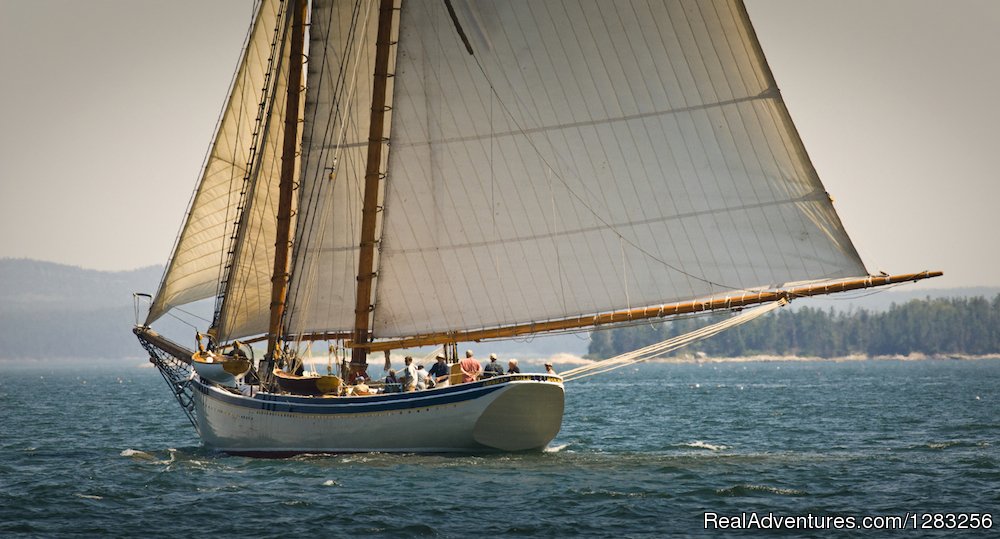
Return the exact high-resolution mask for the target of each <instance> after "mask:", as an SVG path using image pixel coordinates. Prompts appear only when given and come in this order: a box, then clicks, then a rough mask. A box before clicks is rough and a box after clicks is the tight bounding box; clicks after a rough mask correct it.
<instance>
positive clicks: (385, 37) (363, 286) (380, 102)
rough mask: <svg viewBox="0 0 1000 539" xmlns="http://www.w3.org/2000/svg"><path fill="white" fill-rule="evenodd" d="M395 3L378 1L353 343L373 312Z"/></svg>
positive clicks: (360, 360) (357, 356)
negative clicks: (376, 234)
mask: <svg viewBox="0 0 1000 539" xmlns="http://www.w3.org/2000/svg"><path fill="white" fill-rule="evenodd" d="M394 3H395V0H381V2H380V4H379V11H378V35H377V37H376V38H375V47H376V49H375V74H374V83H373V86H372V114H371V123H370V125H369V128H368V161H367V165H366V168H365V191H364V193H365V194H364V205H363V206H362V209H361V245H360V248H361V250H360V253H359V256H358V290H357V295H356V296H355V297H356V301H355V305H354V342H360V343H367V342H369V341H370V335H369V319H370V317H371V312H372V309H373V305H372V297H371V296H372V281H373V280H374V279H375V244H376V240H375V226H376V223H377V216H378V211H379V208H378V195H379V187H380V180H381V178H382V172H381V170H382V149H383V145H384V144H385V142H386V139H385V113H386V111H387V110H388V109H387V108H386V105H385V104H386V86H387V84H388V80H389V77H390V75H389V50H390V47H391V46H392V43H391V39H392V17H393V11H394V9H393V7H394V6H393V5H394ZM351 364H352V366H353V367H354V368H355V369H360V368H361V367H362V366H363V365H365V364H367V355H366V350H365V349H364V348H355V349H354V351H353V353H352V355H351Z"/></svg>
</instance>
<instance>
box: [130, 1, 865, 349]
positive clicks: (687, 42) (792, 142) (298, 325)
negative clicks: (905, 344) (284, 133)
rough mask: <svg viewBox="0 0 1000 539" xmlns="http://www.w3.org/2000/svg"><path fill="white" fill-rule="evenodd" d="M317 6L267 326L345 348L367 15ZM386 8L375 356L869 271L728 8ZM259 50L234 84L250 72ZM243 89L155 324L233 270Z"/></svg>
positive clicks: (367, 81) (235, 294)
mask: <svg viewBox="0 0 1000 539" xmlns="http://www.w3.org/2000/svg"><path fill="white" fill-rule="evenodd" d="M311 5H312V10H311V15H310V21H309V46H308V58H309V61H308V64H307V65H308V72H307V75H306V81H307V88H306V99H305V105H304V111H303V122H302V153H301V163H300V171H301V173H300V175H299V178H298V183H297V191H296V197H297V210H296V231H295V236H294V237H295V239H294V246H293V250H292V269H291V272H292V273H291V281H290V285H289V292H288V306H287V309H286V317H285V325H284V328H285V331H286V333H289V334H301V333H327V332H333V333H346V332H350V331H352V330H353V329H354V322H355V313H354V309H355V294H356V290H357V282H358V281H357V277H358V253H359V243H360V241H361V239H360V238H361V230H360V228H361V207H362V193H363V188H364V174H365V168H366V158H367V150H368V143H369V141H368V130H369V123H370V114H371V108H372V98H371V95H372V77H373V75H374V58H375V52H376V44H375V36H376V28H377V22H378V17H379V2H378V1H377V0H359V1H356V2H346V3H345V2H332V1H331V0H314V1H313V2H312V3H311ZM397 6H399V9H398V10H397V11H395V12H394V14H393V28H394V30H393V32H392V34H393V39H392V41H394V42H396V43H395V44H394V46H393V47H392V55H391V59H390V63H389V65H390V67H389V71H390V73H391V75H392V76H391V78H390V79H389V81H390V82H389V86H388V95H389V102H388V105H389V106H390V107H391V111H390V112H389V114H388V115H387V118H390V119H391V121H390V124H389V125H388V126H387V127H386V132H387V133H388V135H387V136H388V141H387V143H386V144H384V145H383V146H382V151H383V163H387V164H386V166H385V168H386V170H385V174H386V175H385V178H384V180H383V181H382V186H381V190H380V197H379V210H380V212H381V219H380V220H379V224H378V228H377V231H376V235H375V236H376V239H377V241H378V258H377V259H376V264H375V269H374V271H375V273H376V276H377V277H376V279H375V287H374V290H375V292H374V295H373V298H371V301H370V303H371V304H372V305H373V308H372V312H371V320H372V326H371V327H372V328H373V331H374V336H375V337H376V338H379V337H384V338H389V337H403V336H411V335H419V334H426V333H435V332H445V331H461V330H475V329H482V328H494V327H503V326H511V325H523V324H531V323H534V322H541V321H547V320H557V319H563V318H570V317H576V316H581V315H584V316H585V315H589V314H594V313H602V312H608V311H612V310H619V309H627V308H633V307H642V306H647V305H656V304H661V303H670V302H676V301H685V300H689V299H693V298H701V297H705V296H709V295H726V294H737V295H738V294H739V293H740V292H741V291H743V290H748V289H759V288H768V287H775V286H779V285H781V284H783V283H788V282H798V281H806V280H820V279H838V278H845V277H853V276H859V275H864V274H866V273H867V272H866V271H865V268H864V266H863V264H862V263H861V261H860V259H859V257H858V255H857V253H856V251H855V249H854V247H853V245H852V244H851V241H850V239H849V238H848V237H847V235H846V233H845V231H844V230H843V227H842V225H841V223H840V221H839V218H838V217H837V215H836V213H835V211H834V209H833V207H832V204H831V201H830V198H829V196H828V195H827V194H826V192H825V190H824V189H823V186H822V184H821V183H820V181H819V179H818V177H817V175H816V172H815V170H814V169H813V167H812V165H811V163H810V161H809V158H808V156H807V155H806V152H805V150H804V148H803V146H802V143H801V141H800V139H799V137H798V134H797V133H796V131H795V128H794V126H793V125H792V123H791V120H790V118H789V115H788V113H787V111H786V110H785V107H784V103H783V102H782V100H781V96H780V93H779V92H778V89H777V87H776V85H775V83H774V80H773V78H772V77H771V74H770V71H769V69H768V67H767V63H766V61H765V60H764V57H763V54H762V53H761V51H760V47H759V45H758V43H757V40H756V37H755V36H754V34H753V29H752V27H751V25H750V22H749V19H748V17H747V14H746V12H745V9H744V7H743V5H742V3H741V2H739V1H738V0H714V1H707V0H706V1H701V0H698V1H695V0H686V1H685V0H669V1H650V0H620V1H616V2H606V1H599V0H582V1H573V2H565V1H562V0H482V1H466V0H451V1H450V2H445V1H443V0H404V1H402V2H398V3H397ZM275 9H276V8H274V6H273V3H272V2H265V6H264V8H262V15H261V18H260V19H259V20H258V21H257V23H256V26H255V29H254V34H253V36H254V37H253V39H252V43H257V42H258V40H259V42H260V43H261V44H263V43H265V42H267V43H270V41H268V39H269V37H267V34H268V29H270V28H274V27H275V21H274V17H273V13H274V11H275ZM449 9H451V10H453V14H452V13H449ZM268 13H270V14H271V16H270V17H268V15H267V14H268ZM262 29H263V30H262ZM258 34H260V36H263V37H259V36H258ZM463 34H464V36H465V38H464V40H463V37H462V35H463ZM397 41H398V42H397ZM258 48H259V47H256V46H253V45H252V46H251V47H250V49H249V51H248V54H247V61H246V62H245V63H244V66H243V67H242V68H241V72H240V75H239V80H243V79H248V80H250V79H253V78H254V77H258V76H260V74H261V73H263V71H262V68H260V67H259V66H258V62H259V60H260V59H261V58H264V60H265V61H266V57H267V56H266V54H264V53H263V52H260V51H258V50H257V49H258ZM470 49H471V51H472V54H470V52H469V51H470ZM251 59H253V61H251ZM255 66H256V67H255ZM286 73H287V69H286V70H284V71H283V72H282V75H281V77H280V78H282V79H284V78H285V77H287V75H286ZM249 86H253V85H252V84H251V85H249ZM257 86H258V92H259V85H257ZM279 86H280V85H279ZM241 88H242V86H240V84H237V87H236V89H235V90H234V93H233V97H232V98H231V103H230V107H229V109H228V110H227V112H226V116H225V118H224V120H223V125H222V126H221V128H220V133H219V135H218V140H217V141H216V147H215V148H214V149H213V154H212V158H211V159H210V161H209V165H208V167H207V168H206V174H205V178H204V179H203V182H202V186H201V188H200V189H199V192H198V194H197V195H196V197H195V202H194V204H193V206H192V210H191V215H190V216H189V219H188V224H187V225H186V227H185V231H184V234H183V235H182V237H181V239H180V242H179V244H178V247H177V250H176V252H175V255H174V258H173V260H172V262H171V265H170V270H169V272H168V273H167V277H166V279H165V282H164V285H163V287H162V288H161V291H160V294H159V296H158V298H157V301H156V303H155V305H154V312H153V314H151V317H150V319H151V320H152V319H155V317H156V316H159V315H160V314H162V312H163V311H164V310H165V309H167V308H169V307H170V306H172V305H177V304H180V303H183V302H186V301H191V300H193V299H198V298H200V297H207V296H210V295H212V293H213V292H214V291H215V287H216V285H217V282H218V278H219V276H220V275H223V274H225V273H226V272H225V271H224V267H223V266H222V265H220V264H224V263H225V260H226V258H225V251H226V247H227V244H226V235H227V234H228V233H231V230H232V229H231V227H230V226H229V225H230V223H231V222H232V219H233V216H232V215H230V214H231V213H233V211H234V209H235V204H236V202H237V199H238V192H239V189H238V185H237V184H238V183H239V182H238V181H236V180H237V179H241V178H242V174H243V170H242V167H243V166H244V163H245V162H246V157H247V156H246V155H245V154H246V146H245V145H243V146H240V145H239V144H233V143H232V142H233V141H234V140H238V141H243V140H244V139H245V138H247V137H246V134H247V133H248V132H247V131H246V128H247V127H248V126H250V125H251V124H252V121H251V120H252V116H251V115H250V113H249V112H246V113H244V112H242V111H244V110H245V109H248V108H250V107H251V105H253V106H255V105H256V103H257V102H258V101H259V95H255V94H254V92H253V91H251V90H247V93H246V94H245V95H244V94H243V93H242V90H241ZM273 91H274V92H278V91H283V90H273ZM278 101H280V100H278ZM272 106H273V108H272V110H271V113H272V114H275V115H281V114H283V113H284V111H283V110H282V108H283V105H279V104H277V102H275V103H273V104H272ZM267 126H268V127H267V132H266V136H265V144H264V145H263V147H262V148H263V149H262V150H261V154H260V155H261V156H263V157H259V158H258V160H257V161H255V162H256V163H257V165H256V166H257V167H258V168H259V176H258V177H256V179H255V184H254V185H255V189H254V191H253V196H252V197H250V203H249V205H248V208H249V209H248V211H249V212H250V215H248V216H246V217H244V220H243V222H244V223H245V227H244V228H243V229H241V233H240V236H239V239H238V242H237V249H236V253H237V256H236V258H235V264H234V266H233V270H232V272H230V273H231V278H230V279H229V281H228V282H227V285H228V286H227V289H226V291H227V297H226V301H225V304H224V306H225V309H224V310H223V313H222V317H221V319H220V323H221V327H222V331H221V333H222V335H223V336H225V337H227V338H236V337H239V336H243V335H249V334H253V333H262V332H265V331H266V319H267V317H266V310H267V308H268V305H269V290H270V274H269V272H270V267H271V265H270V262H269V260H270V257H271V256H272V254H273V253H272V252H271V249H272V245H273V236H274V231H273V226H274V225H273V216H274V213H275V210H274V207H273V204H274V202H275V200H276V194H275V192H276V184H277V169H278V163H279V162H280V158H279V156H278V153H277V152H278V146H277V145H278V144H279V143H280V122H279V121H277V120H275V119H272V120H270V121H269V122H268V123H267ZM231 132H232V134H231ZM220 141H221V142H220ZM223 142H225V145H223ZM234 185H236V186H237V188H236V190H235V191H234V187H233V186H234ZM268 239H270V243H269V242H268Z"/></svg>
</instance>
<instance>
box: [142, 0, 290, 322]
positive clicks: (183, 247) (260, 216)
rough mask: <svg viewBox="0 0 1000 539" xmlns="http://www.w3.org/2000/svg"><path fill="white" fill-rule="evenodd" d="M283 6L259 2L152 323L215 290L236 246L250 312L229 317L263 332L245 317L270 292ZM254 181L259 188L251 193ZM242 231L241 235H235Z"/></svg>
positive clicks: (240, 289)
mask: <svg viewBox="0 0 1000 539" xmlns="http://www.w3.org/2000/svg"><path fill="white" fill-rule="evenodd" d="M282 7H283V6H282V2H281V1H280V0H263V1H262V2H261V3H260V6H259V7H258V12H257V17H256V20H255V22H254V25H253V27H252V28H251V30H250V34H249V37H248V41H247V46H246V49H245V51H244V56H243V59H242V61H241V63H240V66H239V68H238V70H237V72H236V75H235V77H234V80H233V84H232V89H231V91H230V95H229V100H228V102H227V104H226V107H225V110H224V111H223V114H222V117H221V118H220V121H219V126H218V130H217V132H216V135H215V140H214V141H213V143H212V148H211V151H210V153H209V155H208V158H207V160H206V163H205V169H204V172H203V173H202V177H201V181H200V182H199V185H198V188H197V190H196V192H195V194H194V196H193V198H192V202H191V206H190V208H189V210H188V214H187V218H186V220H185V223H184V226H183V228H182V230H181V233H180V235H179V237H178V240H177V244H176V245H175V246H174V252H173V254H172V256H171V258H170V262H169V263H168V265H167V271H166V272H165V273H164V277H163V281H162V283H161V284H160V288H159V290H158V292H157V294H156V297H155V299H154V301H153V304H152V306H151V307H150V312H149V316H148V317H147V319H146V325H149V324H150V323H152V322H153V321H155V320H156V319H157V318H159V317H160V316H162V315H163V314H164V313H165V312H167V311H168V310H170V309H171V308H173V307H176V306H179V305H183V304H185V303H189V302H192V301H196V300H199V299H204V298H209V297H212V296H215V295H216V294H217V292H218V289H219V285H220V281H222V280H223V279H225V278H226V276H225V273H226V272H225V269H226V266H227V265H229V263H230V259H231V258H233V257H231V256H230V255H229V253H230V251H239V252H241V253H242V254H241V256H240V259H239V260H237V261H236V264H235V269H234V270H233V271H231V272H230V273H231V278H232V279H233V281H234V285H233V286H232V287H230V288H231V291H232V292H233V294H232V295H233V297H234V298H236V300H235V301H233V302H230V306H231V308H233V309H234V310H235V309H237V308H238V309H240V310H242V311H243V314H239V315H235V316H231V317H230V319H231V320H239V321H238V322H234V323H235V325H237V326H242V328H241V329H242V330H241V331H236V333H244V334H246V332H249V333H253V332H259V330H260V326H259V324H257V323H253V322H251V323H246V320H247V319H249V318H256V317H259V313H258V314H254V313H253V310H254V309H256V308H259V307H248V304H249V303H251V302H258V303H259V300H257V299H256V298H257V297H259V296H261V295H263V297H265V298H266V297H267V294H268V293H269V289H268V288H267V286H268V285H269V281H270V267H269V264H270V260H271V259H273V249H274V225H273V220H274V219H273V209H270V202H269V199H270V197H271V194H270V193H271V191H272V189H276V187H277V186H276V183H277V182H276V180H275V181H274V182H271V181H270V177H269V175H270V173H271V169H272V168H273V161H274V160H275V157H274V156H275V153H274V147H273V146H274V144H279V145H280V141H281V131H282V130H283V126H282V123H281V117H282V116H281V115H280V114H277V115H276V113H280V112H283V111H281V110H280V102H281V100H280V99H277V100H276V99H275V96H276V95H278V96H280V95H282V94H281V93H280V91H281V87H282V86H283V83H282V80H287V74H285V75H284V76H283V77H282V76H277V75H275V71H276V70H277V69H278V63H277V57H276V56H275V55H274V52H275V50H274V49H276V48H281V47H283V46H284V45H283V42H284V39H285V38H284V36H285V34H286V32H285V27H286V26H287V25H286V24H285V22H284V12H283V11H282ZM285 71H286V72H287V69H286V70H285ZM275 101H277V103H275ZM272 105H276V106H277V107H279V108H278V109H275V108H274V107H273V106H272ZM258 119H259V120H258ZM255 132H256V136H254V135H255ZM248 165H249V166H248ZM276 177H277V176H276V175H275V178H276ZM258 179H259V181H258ZM272 183H273V184H274V185H273V186H272ZM254 184H256V190H255V191H253V192H252V193H245V192H244V190H245V189H248V188H253V186H254ZM247 207H249V210H248V211H247V212H245V213H246V219H247V220H246V222H245V223H244V226H242V227H240V228H241V230H237V226H236V225H237V222H238V221H239V220H240V219H241V213H244V212H243V211H242V210H243V209H244V208H247ZM237 235H238V236H239V238H238V239H239V241H234V239H235V238H234V237H235V236H237ZM264 258H266V259H267V260H268V262H267V263H266V264H264V265H263V266H261V265H260V262H259V260H260V259H264ZM254 260H257V262H254ZM261 268H263V271H264V274H263V275H261V274H260V269H261ZM261 279H263V280H262V284H260V286H261V287H262V291H259V290H257V286H258V282H260V280H261ZM268 307H269V306H268V301H267V300H264V301H263V309H264V325H263V328H264V329H266V327H267V318H266V313H267V309H268Z"/></svg>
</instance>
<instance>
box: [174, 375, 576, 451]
mask: <svg viewBox="0 0 1000 539" xmlns="http://www.w3.org/2000/svg"><path fill="white" fill-rule="evenodd" d="M193 389H194V391H193V395H194V399H193V401H194V406H195V414H196V417H197V428H198V432H199V434H200V435H201V438H202V440H203V441H204V443H205V445H206V446H207V447H209V448H211V449H214V450H217V451H222V452H225V453H231V454H241V455H253V456H287V455H293V454H299V453H342V452H371V451H379V452H427V453H454V452H461V453H469V452H496V451H530V450H540V449H542V448H544V447H545V446H546V445H547V444H548V443H549V442H550V441H552V439H553V438H555V436H556V434H558V432H559V428H560V427H561V425H562V416H563V407H564V393H563V387H562V380H561V379H559V378H558V377H550V376H545V375H515V376H504V377H500V378H495V379H491V380H484V381H480V382H474V383H469V384H462V385H458V386H453V387H448V388H443V389H437V390H428V391H418V392H411V393H396V394H385V395H376V396H371V397H333V398H322V397H298V396H291V395H278V394H270V393H258V394H257V395H254V396H252V397H250V396H244V395H238V394H234V393H232V392H230V391H227V390H225V389H222V388H219V387H216V386H213V385H208V384H205V383H202V382H200V381H197V380H196V381H193Z"/></svg>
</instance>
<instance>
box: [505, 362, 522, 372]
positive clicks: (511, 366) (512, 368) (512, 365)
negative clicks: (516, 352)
mask: <svg viewBox="0 0 1000 539" xmlns="http://www.w3.org/2000/svg"><path fill="white" fill-rule="evenodd" d="M507 374H521V369H519V368H518V367H517V360H516V359H512V360H510V361H508V362H507Z"/></svg>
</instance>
